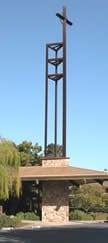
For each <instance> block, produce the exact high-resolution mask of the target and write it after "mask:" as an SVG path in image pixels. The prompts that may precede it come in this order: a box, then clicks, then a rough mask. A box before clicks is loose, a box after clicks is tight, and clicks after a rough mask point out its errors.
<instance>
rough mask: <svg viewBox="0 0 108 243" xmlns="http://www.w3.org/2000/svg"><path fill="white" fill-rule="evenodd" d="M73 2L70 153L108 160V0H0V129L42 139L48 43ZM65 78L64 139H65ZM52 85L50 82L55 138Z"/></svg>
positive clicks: (76, 160)
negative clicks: (63, 7) (59, 13)
mask: <svg viewBox="0 0 108 243" xmlns="http://www.w3.org/2000/svg"><path fill="white" fill-rule="evenodd" d="M63 5H66V6H67V11H68V17H69V19H70V20H71V21H72V22H73V26H72V27H68V28H67V87H68V88H67V108H68V114H67V156H69V157H70V161H71V165H73V166H79V167H85V168H92V169H99V170H103V169H105V168H108V1H107V0H95V1H94V0H45V1H42V0H40V1H37V0H0V136H1V137H4V138H7V139H10V140H13V141H15V142H16V143H20V142H21V141H23V140H28V141H32V142H33V143H36V142H38V143H39V144H41V145H42V146H43V144H44V91H45V45H46V43H48V42H49V43H50V42H55V41H61V38H62V35H61V23H60V22H59V20H58V19H57V17H56V16H55V14H56V12H61V11H62V6H63ZM61 85H62V84H61V83H59V91H58V92H59V99H58V102H59V108H58V113H59V114H58V116H59V121H58V124H59V125H58V143H60V142H61V99H62V93H61V88H62V86H61ZM53 101H54V85H53V84H52V83H50V84H49V111H50V112H49V113H50V115H49V122H48V126H49V137H48V139H49V140H48V142H49V143H50V142H53V121H54V118H53V107H54V105H53Z"/></svg>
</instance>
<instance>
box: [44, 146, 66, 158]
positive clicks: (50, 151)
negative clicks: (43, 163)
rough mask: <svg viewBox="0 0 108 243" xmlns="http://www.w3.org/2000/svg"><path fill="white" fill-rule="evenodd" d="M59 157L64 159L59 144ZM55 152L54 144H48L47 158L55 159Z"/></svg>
mask: <svg viewBox="0 0 108 243" xmlns="http://www.w3.org/2000/svg"><path fill="white" fill-rule="evenodd" d="M56 149H57V157H62V151H63V150H62V145H59V144H57V148H56ZM54 151H55V145H54V144H53V143H50V144H48V146H47V156H48V157H54V156H55V154H54Z"/></svg>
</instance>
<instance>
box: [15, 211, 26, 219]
mask: <svg viewBox="0 0 108 243" xmlns="http://www.w3.org/2000/svg"><path fill="white" fill-rule="evenodd" d="M16 217H17V218H19V219H20V220H23V219H24V213H23V212H19V213H17V214H16Z"/></svg>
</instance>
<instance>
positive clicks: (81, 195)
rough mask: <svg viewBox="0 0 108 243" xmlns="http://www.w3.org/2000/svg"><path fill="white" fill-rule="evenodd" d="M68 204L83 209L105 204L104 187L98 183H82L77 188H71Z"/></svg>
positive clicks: (100, 206)
mask: <svg viewBox="0 0 108 243" xmlns="http://www.w3.org/2000/svg"><path fill="white" fill-rule="evenodd" d="M70 205H71V206H72V207H75V208H79V209H83V210H84V211H89V210H93V209H95V208H103V207H104V206H105V200H104V188H103V187H102V186H101V185H100V184H98V183H97V184H93V183H92V184H84V185H82V186H80V187H79V188H73V189H72V192H71V200H70Z"/></svg>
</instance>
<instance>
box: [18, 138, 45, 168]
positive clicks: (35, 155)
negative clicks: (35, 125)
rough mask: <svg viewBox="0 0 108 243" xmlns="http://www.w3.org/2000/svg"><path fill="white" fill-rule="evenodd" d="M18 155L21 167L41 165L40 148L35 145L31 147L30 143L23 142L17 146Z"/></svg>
mask: <svg viewBox="0 0 108 243" xmlns="http://www.w3.org/2000/svg"><path fill="white" fill-rule="evenodd" d="M17 149H18V151H19V153H20V160H21V165H22V166H29V165H39V164H40V163H41V157H42V154H41V151H42V147H41V146H40V145H38V143H36V144H35V145H33V143H32V142H30V141H23V142H22V143H20V144H19V145H17Z"/></svg>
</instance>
